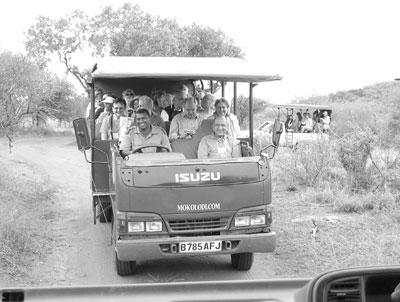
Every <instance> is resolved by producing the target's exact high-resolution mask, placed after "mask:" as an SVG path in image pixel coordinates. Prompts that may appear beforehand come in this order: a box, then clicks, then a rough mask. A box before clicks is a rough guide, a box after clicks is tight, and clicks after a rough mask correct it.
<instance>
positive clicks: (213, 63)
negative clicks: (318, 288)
mask: <svg viewBox="0 0 400 302" xmlns="http://www.w3.org/2000/svg"><path fill="white" fill-rule="evenodd" d="M92 79H93V80H92V90H93V91H95V89H99V88H100V89H102V90H103V91H110V92H111V93H113V94H115V95H120V93H121V91H123V90H124V89H126V88H132V89H133V91H134V92H135V93H136V94H137V95H151V92H152V91H153V90H155V89H162V90H165V91H167V92H172V91H173V89H174V87H176V86H177V85H180V84H182V83H185V85H187V86H189V87H190V88H189V89H190V90H191V91H190V92H191V93H194V90H195V89H196V83H197V84H199V83H200V85H201V86H202V88H204V89H205V90H206V89H209V91H210V93H215V91H213V90H214V87H216V86H217V87H219V89H220V94H221V96H225V89H226V87H227V85H228V83H233V84H232V85H233V100H232V101H233V106H232V107H233V112H232V114H234V113H236V110H238V108H237V107H236V97H237V83H239V82H240V83H245V84H247V85H248V89H249V107H250V109H249V111H250V112H249V113H250V114H249V115H250V121H249V125H250V127H249V128H250V129H249V136H248V138H246V139H244V140H243V141H241V143H240V144H241V152H242V156H241V157H240V158H225V159H198V158H197V148H198V146H199V143H200V141H201V139H202V138H203V137H204V136H205V135H209V134H212V122H213V120H209V119H206V120H204V121H203V123H202V124H201V125H200V127H199V128H198V129H197V130H196V133H195V134H194V135H193V138H192V139H190V140H185V139H180V140H174V141H171V147H172V150H170V151H171V152H154V153H140V152H134V153H133V154H131V155H130V156H129V157H127V158H123V157H122V156H121V154H120V150H119V148H118V141H117V140H114V141H102V140H98V139H96V138H95V135H94V131H95V127H94V121H92V122H91V123H90V124H91V129H90V134H89V131H88V129H87V127H86V123H85V121H84V120H83V119H77V120H75V121H74V127H75V132H76V137H77V143H78V147H79V149H80V150H81V151H83V152H85V154H86V151H88V150H91V155H90V156H91V158H90V160H89V162H91V163H92V164H91V166H92V173H91V188H92V191H93V203H92V205H93V209H94V222H95V223H96V220H97V217H99V219H100V221H102V222H110V224H111V226H112V242H113V247H114V249H115V263H116V270H117V273H118V274H119V275H122V276H124V275H130V274H132V273H134V270H135V267H136V265H137V262H138V261H142V260H150V259H170V258H172V257H175V258H176V257H186V256H195V255H213V254H227V255H230V257H231V263H232V266H233V268H236V269H239V270H249V269H250V268H251V266H252V264H253V259H254V253H270V252H273V251H274V250H275V246H276V233H275V232H274V231H273V229H272V184H271V170H270V165H269V159H270V158H269V156H268V154H270V152H267V150H263V151H262V152H261V153H260V154H254V152H253V151H252V145H253V135H252V131H253V122H252V101H253V100H252V95H253V88H254V87H255V86H256V84H257V83H260V82H268V81H275V80H280V79H281V77H280V76H279V75H277V74H267V73H265V72H263V71H260V70H259V69H257V68H254V67H253V66H249V65H248V64H247V63H246V62H245V61H243V60H241V59H232V58H135V57H112V58H107V59H103V60H100V61H99V62H98V63H97V64H96V65H95V67H94V68H93V70H92ZM207 87H209V88H207ZM94 107H95V106H94V93H93V95H92V110H93V111H94ZM93 113H94V112H93ZM92 116H94V114H92ZM275 125H280V122H279V121H277V122H276V124H275ZM279 129H280V127H275V131H273V132H274V133H273V135H274V139H273V142H275V143H274V144H272V145H271V146H268V147H267V148H266V149H268V148H271V149H273V150H275V149H276V148H277V146H278V142H279V134H280V131H279ZM88 137H90V139H88ZM150 147H151V146H150Z"/></svg>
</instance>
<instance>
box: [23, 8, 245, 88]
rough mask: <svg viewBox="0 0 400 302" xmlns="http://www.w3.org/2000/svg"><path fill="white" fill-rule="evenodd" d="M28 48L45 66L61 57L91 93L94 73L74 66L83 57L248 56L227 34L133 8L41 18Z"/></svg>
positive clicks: (75, 12)
mask: <svg viewBox="0 0 400 302" xmlns="http://www.w3.org/2000/svg"><path fill="white" fill-rule="evenodd" d="M25 46H26V49H27V51H28V53H29V55H30V56H33V57H35V58H36V59H37V60H39V62H40V63H41V64H42V65H45V64H46V63H47V62H48V60H49V58H51V57H52V56H54V55H56V56H57V58H58V60H59V61H60V62H61V63H62V64H63V65H64V66H65V69H66V72H68V73H71V74H72V75H74V77H75V78H76V79H77V80H78V81H79V83H80V84H81V86H82V87H84V88H85V90H86V91H89V87H88V86H87V85H86V82H87V80H88V79H89V78H88V76H89V74H90V73H89V70H88V69H82V68H78V66H76V65H74V64H73V58H74V57H75V56H77V55H79V53H82V52H86V53H90V54H91V55H92V56H93V57H96V56H100V57H101V56H181V57H182V56H191V57H193V56H207V57H209V56H215V57H243V56H244V55H243V53H242V52H241V49H240V48H239V47H238V46H236V45H235V44H234V42H233V40H232V39H230V38H229V37H228V36H227V35H226V34H224V33H223V32H222V31H221V30H214V29H212V28H210V27H203V26H200V25H196V24H193V25H191V26H186V27H180V26H179V25H178V24H177V22H176V21H175V20H171V19H166V18H161V17H159V16H152V15H151V14H149V13H145V12H144V11H142V10H141V8H140V7H139V6H138V5H132V4H129V3H125V4H124V5H122V6H121V7H119V8H117V9H113V8H112V7H111V6H107V7H105V8H103V10H102V11H101V12H100V13H99V14H97V15H95V16H94V17H92V18H90V17H88V16H87V15H85V14H84V13H83V12H82V11H74V12H73V13H71V14H69V15H67V16H66V17H63V18H59V19H51V18H49V17H44V16H40V17H39V18H38V19H37V22H36V23H35V24H33V25H32V26H31V27H30V29H29V30H28V32H27V41H26V44H25ZM43 58H46V60H43ZM90 67H91V66H90Z"/></svg>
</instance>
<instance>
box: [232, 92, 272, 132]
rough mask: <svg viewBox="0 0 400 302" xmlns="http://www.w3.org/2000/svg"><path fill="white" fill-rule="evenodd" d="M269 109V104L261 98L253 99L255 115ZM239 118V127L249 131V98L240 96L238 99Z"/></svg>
mask: <svg viewBox="0 0 400 302" xmlns="http://www.w3.org/2000/svg"><path fill="white" fill-rule="evenodd" d="M268 107H269V103H268V102H267V101H265V100H263V99H260V98H253V114H254V115H256V114H259V113H262V112H264V111H265V110H266V109H267V108H268ZM237 108H238V112H237V114H238V115H237V118H238V120H239V125H240V127H241V128H242V129H248V127H249V125H248V119H249V98H248V97H245V96H243V95H239V97H238V98H237Z"/></svg>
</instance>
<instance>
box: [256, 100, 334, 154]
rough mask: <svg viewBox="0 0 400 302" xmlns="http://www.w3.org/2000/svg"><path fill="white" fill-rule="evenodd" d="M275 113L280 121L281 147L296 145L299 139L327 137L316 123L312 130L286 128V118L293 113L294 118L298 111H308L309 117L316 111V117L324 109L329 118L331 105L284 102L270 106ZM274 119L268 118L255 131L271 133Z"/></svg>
mask: <svg viewBox="0 0 400 302" xmlns="http://www.w3.org/2000/svg"><path fill="white" fill-rule="evenodd" d="M272 109H273V111H274V112H275V114H276V118H277V119H279V120H280V123H281V131H282V133H281V136H280V141H279V146H282V147H293V146H296V145H297V144H298V143H299V142H301V141H316V140H318V139H329V136H328V134H327V133H323V131H322V129H321V128H319V127H318V125H316V126H315V127H314V129H313V131H307V132H303V133H301V132H299V131H298V129H286V122H285V121H286V120H287V119H288V118H289V115H293V116H294V117H295V118H296V114H297V113H300V114H301V115H302V116H303V115H304V113H309V114H310V116H311V118H312V117H313V114H314V113H316V114H317V115H318V118H319V117H321V116H322V114H323V112H324V111H326V112H327V113H328V116H329V117H330V119H332V107H330V106H321V105H312V104H284V105H274V106H273V107H272ZM274 122H275V121H272V120H268V121H265V122H263V123H262V124H261V125H259V126H258V127H257V128H256V130H255V133H257V134H262V133H270V134H272V129H273V125H274Z"/></svg>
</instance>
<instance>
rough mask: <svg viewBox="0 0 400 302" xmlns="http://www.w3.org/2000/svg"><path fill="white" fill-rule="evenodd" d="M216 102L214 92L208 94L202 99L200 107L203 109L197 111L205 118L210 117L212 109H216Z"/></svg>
mask: <svg viewBox="0 0 400 302" xmlns="http://www.w3.org/2000/svg"><path fill="white" fill-rule="evenodd" d="M214 103H215V96H213V95H212V94H206V95H205V96H204V97H203V98H202V99H201V103H200V108H201V110H200V111H198V110H197V113H198V114H199V115H200V116H201V117H203V118H205V119H206V118H208V117H209V116H210V114H212V111H213V110H214Z"/></svg>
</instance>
